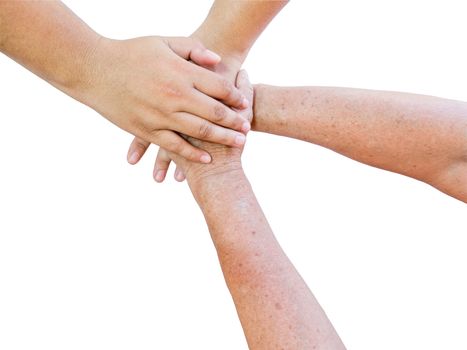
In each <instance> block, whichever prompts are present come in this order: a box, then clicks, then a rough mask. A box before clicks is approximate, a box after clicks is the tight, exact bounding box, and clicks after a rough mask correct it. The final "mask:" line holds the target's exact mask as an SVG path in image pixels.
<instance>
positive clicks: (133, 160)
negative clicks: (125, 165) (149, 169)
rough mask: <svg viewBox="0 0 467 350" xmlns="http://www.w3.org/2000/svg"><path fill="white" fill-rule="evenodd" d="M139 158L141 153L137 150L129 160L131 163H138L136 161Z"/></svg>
mask: <svg viewBox="0 0 467 350" xmlns="http://www.w3.org/2000/svg"><path fill="white" fill-rule="evenodd" d="M138 159H139V154H138V153H137V152H133V153H132V154H131V156H130V158H129V159H128V162H129V163H130V164H136V162H138Z"/></svg>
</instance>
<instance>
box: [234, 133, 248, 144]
mask: <svg viewBox="0 0 467 350" xmlns="http://www.w3.org/2000/svg"><path fill="white" fill-rule="evenodd" d="M245 140H246V137H245V135H238V136H237V137H235V144H236V145H238V146H242V145H243V144H244V143H245Z"/></svg>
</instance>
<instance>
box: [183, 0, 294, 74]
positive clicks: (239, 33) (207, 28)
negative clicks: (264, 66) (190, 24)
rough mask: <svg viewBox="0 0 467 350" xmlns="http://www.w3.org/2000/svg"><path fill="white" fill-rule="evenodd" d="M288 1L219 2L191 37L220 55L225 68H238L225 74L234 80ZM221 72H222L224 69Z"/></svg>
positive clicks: (230, 0)
mask: <svg viewBox="0 0 467 350" xmlns="http://www.w3.org/2000/svg"><path fill="white" fill-rule="evenodd" d="M287 2H288V0H263V1H255V0H244V1H235V0H216V1H215V2H214V4H213V6H212V8H211V10H210V11H209V14H208V16H207V18H206V19H205V21H204V22H203V23H202V24H201V26H200V27H199V28H198V29H197V30H196V31H195V32H194V33H193V35H192V36H194V37H196V38H198V39H200V40H201V42H202V43H203V44H204V45H205V46H206V47H207V48H208V49H211V50H213V51H215V52H216V53H218V54H220V55H221V56H222V58H223V62H224V63H225V65H228V66H231V65H233V66H236V70H232V72H230V71H228V72H226V73H227V74H226V75H227V76H229V77H231V78H232V80H233V79H234V78H235V76H236V74H237V71H238V69H240V67H241V64H242V63H243V61H244V60H245V58H246V56H247V55H248V52H249V50H250V48H251V47H252V46H253V44H254V43H255V41H256V39H257V38H258V37H259V36H260V35H261V33H262V32H263V31H264V29H265V28H266V26H267V25H268V24H269V22H270V21H271V20H272V19H273V18H274V16H276V15H277V13H279V11H280V10H281V9H282V8H283V7H284V6H285V5H286V4H287ZM218 69H220V70H221V72H222V67H220V68H218Z"/></svg>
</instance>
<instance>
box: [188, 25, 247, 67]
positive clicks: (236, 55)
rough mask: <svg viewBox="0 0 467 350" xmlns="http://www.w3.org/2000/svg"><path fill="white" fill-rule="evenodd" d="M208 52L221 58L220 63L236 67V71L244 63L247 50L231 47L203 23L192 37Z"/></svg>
mask: <svg viewBox="0 0 467 350" xmlns="http://www.w3.org/2000/svg"><path fill="white" fill-rule="evenodd" d="M191 37H192V38H196V39H198V40H199V41H201V43H202V44H203V45H204V46H205V47H206V48H207V49H209V50H211V51H214V52H215V53H217V54H218V55H220V56H221V57H222V62H224V63H225V64H228V65H232V66H236V67H237V68H238V69H237V71H238V70H239V69H240V67H241V66H242V64H243V62H244V61H245V59H246V57H247V55H248V51H249V48H238V47H234V46H233V45H231V43H230V42H229V41H226V40H225V38H221V37H219V36H218V35H217V34H216V32H215V31H212V30H210V29H209V24H206V22H204V23H203V24H202V25H201V26H200V27H199V28H198V29H197V30H196V31H195V32H194V33H193V34H192V35H191Z"/></svg>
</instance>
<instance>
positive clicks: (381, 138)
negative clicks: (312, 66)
mask: <svg viewBox="0 0 467 350" xmlns="http://www.w3.org/2000/svg"><path fill="white" fill-rule="evenodd" d="M254 109H255V110H254V116H255V117H254V119H253V124H252V128H253V130H257V131H262V132H268V133H272V134H277V135H282V136H288V137H292V138H296V139H300V140H304V141H308V142H311V143H314V144H317V145H320V146H323V147H326V148H329V149H332V150H334V151H336V152H338V153H341V154H343V155H345V156H347V157H350V158H352V159H355V160H357V161H359V162H362V163H365V164H368V165H371V166H374V167H378V168H382V169H385V170H389V171H393V172H396V173H400V174H403V175H406V176H410V177H413V178H415V179H418V180H421V181H423V182H426V183H427V184H430V185H432V186H434V187H435V188H437V189H438V190H440V191H442V192H444V193H446V194H448V195H450V196H452V197H454V198H457V199H459V200H461V201H464V202H467V103H465V102H460V101H453V100H447V99H441V98H437V97H431V96H422V95H415V94H405V93H398V92H387V91H370V90H360V89H349V88H334V87H274V86H267V85H257V86H255V103H254Z"/></svg>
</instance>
